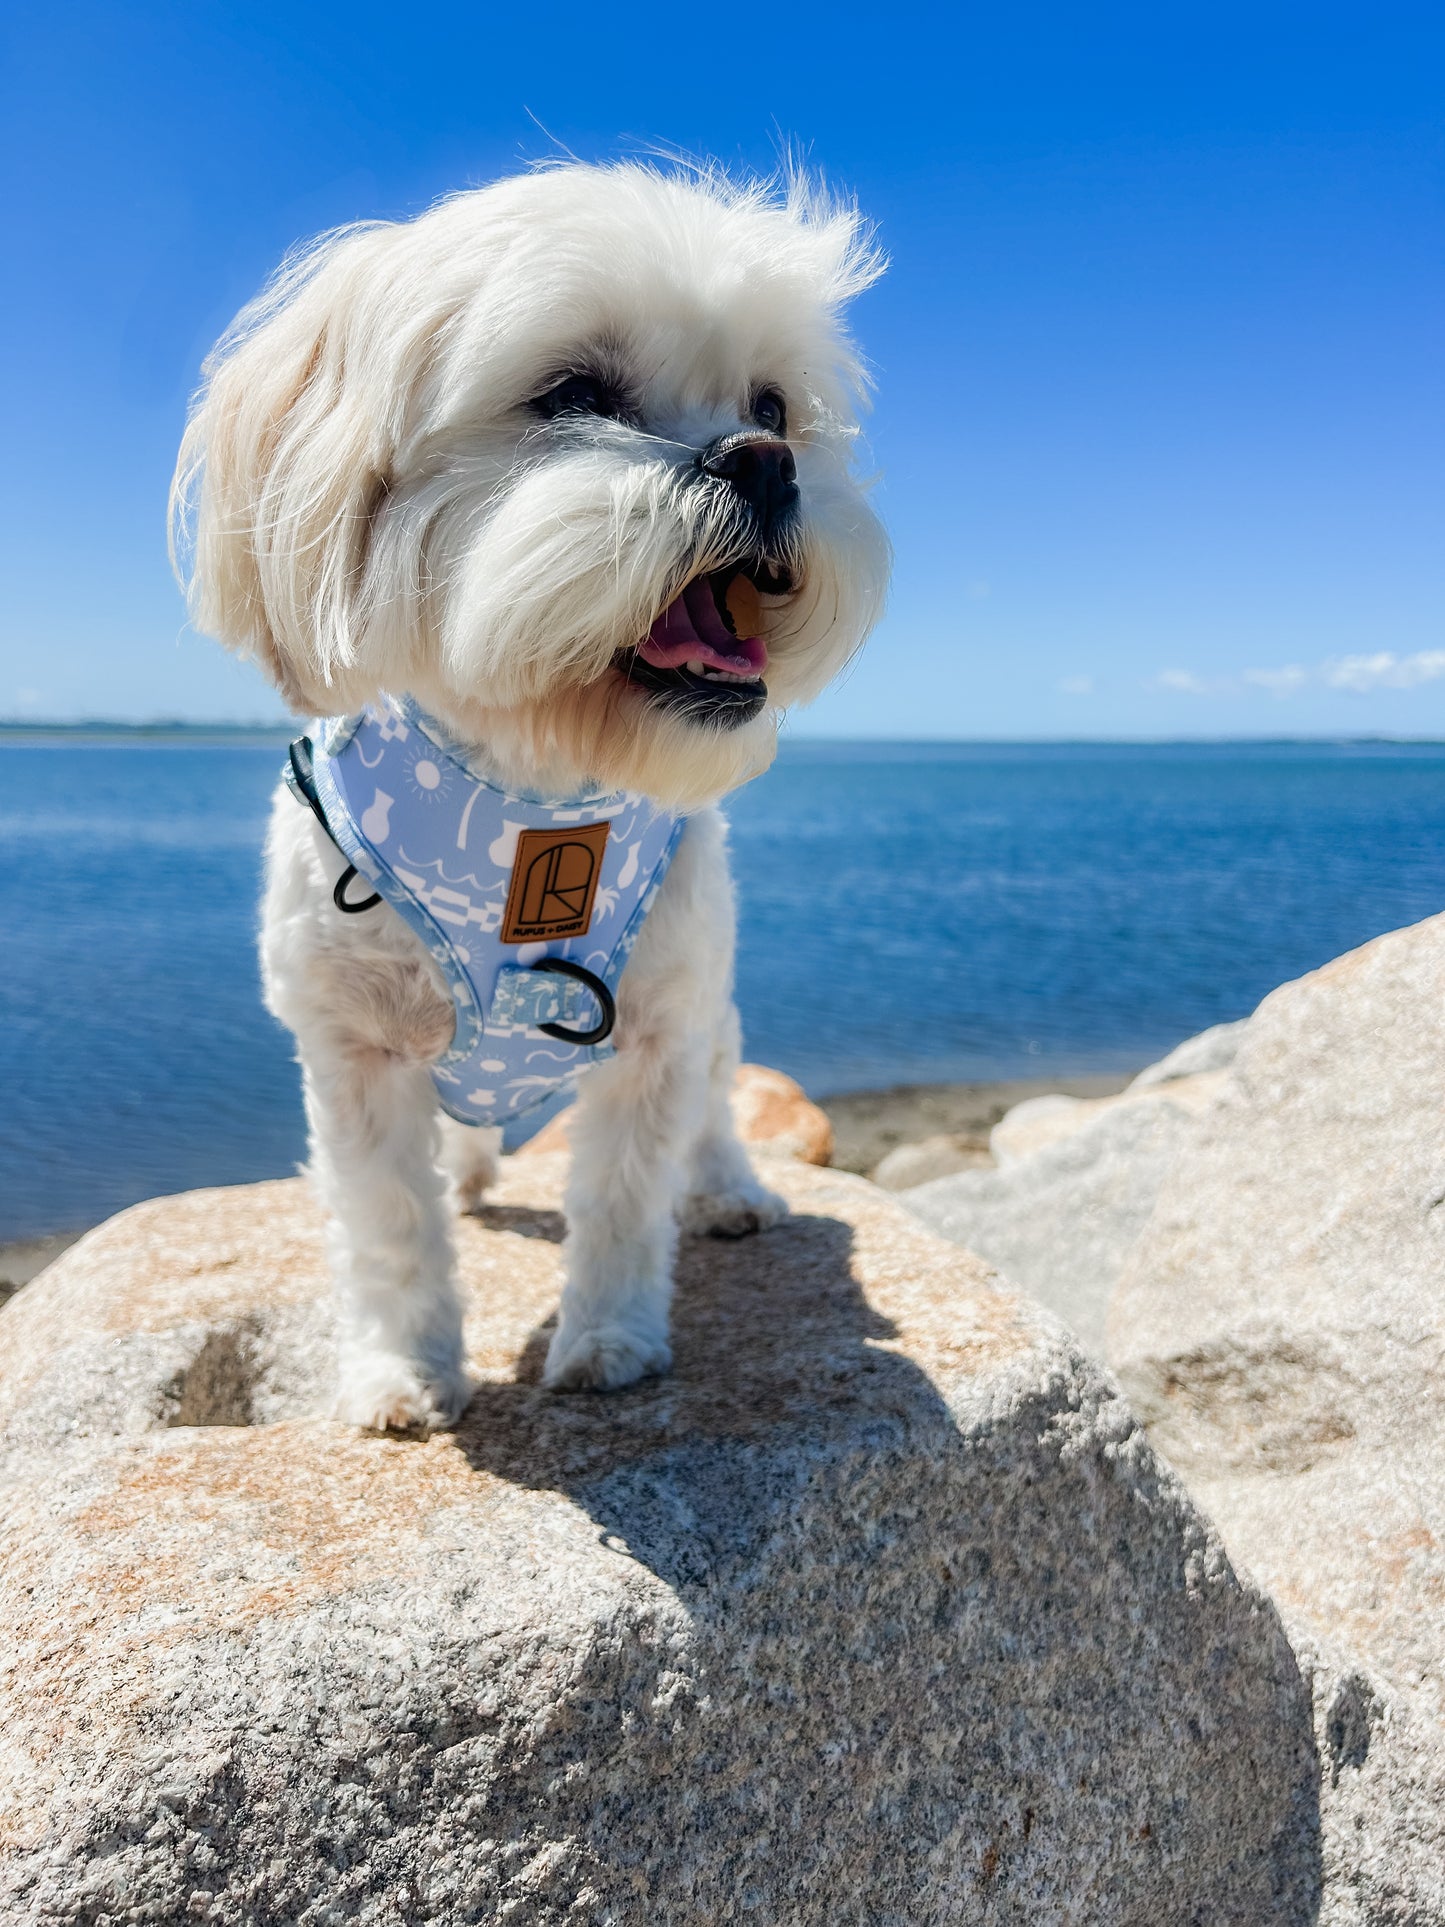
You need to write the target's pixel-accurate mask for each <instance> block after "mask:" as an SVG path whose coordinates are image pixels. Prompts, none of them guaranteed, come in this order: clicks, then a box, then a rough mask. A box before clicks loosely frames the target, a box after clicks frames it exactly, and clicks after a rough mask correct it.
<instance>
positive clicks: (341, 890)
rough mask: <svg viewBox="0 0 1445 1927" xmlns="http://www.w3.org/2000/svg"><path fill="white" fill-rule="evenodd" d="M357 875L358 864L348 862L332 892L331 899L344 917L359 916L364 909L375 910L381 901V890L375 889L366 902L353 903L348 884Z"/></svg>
mask: <svg viewBox="0 0 1445 1927" xmlns="http://www.w3.org/2000/svg"><path fill="white" fill-rule="evenodd" d="M355 875H356V865H355V864H354V863H348V864H347V866H346V868H345V869H344V870H343V871H342V872H341V875H340V876H339V877H338V878H337V879H336V888H335V889H334V890H333V891H332V892H331V901H332V902H333V903H334V904H335V905H336V907H337V909H338V910H339V911H340V912H341V914H342V915H343V916H344V917H359V916H360V915H361V913H362V911H363V910H374V909H375V908H376V906H377V904H378V903H380V902H381V892H380V891H379V890H373V891H372V893H371V895H370V896H369V897H368V898H367V899H366V901H365V902H364V903H351V902H349V901H348V900H347V895H346V886H347V884H348V883H350V881H351V879H352V878H353V877H354V876H355Z"/></svg>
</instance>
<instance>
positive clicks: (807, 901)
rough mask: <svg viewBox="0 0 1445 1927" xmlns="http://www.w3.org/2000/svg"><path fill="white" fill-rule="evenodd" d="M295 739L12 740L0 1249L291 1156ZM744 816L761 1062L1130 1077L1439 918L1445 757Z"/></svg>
mask: <svg viewBox="0 0 1445 1927" xmlns="http://www.w3.org/2000/svg"><path fill="white" fill-rule="evenodd" d="M281 755H282V744H281V741H280V739H279V738H278V739H276V740H268V741H264V742H257V741H255V740H222V741H206V742H200V741H197V740H194V739H192V738H189V737H185V736H182V737H178V738H175V739H171V740H156V739H144V740H137V741H123V742H116V741H80V740H75V739H70V738H57V739H53V740H49V741H35V740H11V741H8V742H0V1239H4V1238H17V1237H27V1236H32V1235H37V1234H39V1233H42V1232H46V1231H51V1230H58V1229H64V1228H68V1227H71V1226H75V1225H83V1224H88V1223H91V1222H94V1221H95V1220H97V1219H99V1218H101V1217H103V1216H104V1215H106V1214H107V1213H108V1212H111V1211H114V1210H117V1209H119V1208H120V1207H121V1206H123V1205H126V1204H129V1203H132V1202H133V1201H135V1200H136V1199H138V1198H142V1197H147V1196H151V1195H153V1194H155V1193H158V1192H163V1191H174V1190H181V1189H185V1188H187V1187H190V1186H193V1185H206V1184H223V1183H234V1182H240V1181H243V1180H247V1179H253V1178H261V1177H270V1176H275V1175H278V1174H283V1173H286V1172H288V1171H290V1170H292V1169H293V1168H294V1167H295V1165H296V1163H297V1162H298V1160H299V1159H300V1158H301V1156H302V1154H303V1128H302V1120H301V1110H300V1103H299V1098H298V1078H297V1071H296V1067H295V1065H294V1063H293V1061H292V1056H291V1045H290V1039H289V1038H288V1036H287V1035H286V1034H285V1033H284V1032H283V1031H282V1030H281V1029H280V1028H279V1027H278V1026H277V1025H276V1024H275V1023H274V1022H273V1021H272V1019H271V1018H270V1017H268V1016H267V1014H266V1013H265V1011H264V1010H263V1009H262V1007H261V1003H260V997H259V991H258V985H257V974H256V964H255V954H254V934H255V922H256V900H257V895H258V891H259V884H260V851H261V840H262V835H263V831H264V827H265V820H266V812H267V804H268V797H269V792H270V790H271V788H272V785H273V783H274V781H275V778H276V774H277V771H278V768H279V764H280V759H281ZM729 814H730V816H731V818H732V823H733V845H734V851H735V858H736V870H737V873H738V878H739V896H740V908H741V934H740V949H739V962H738V996H739V1003H740V1006H741V1009H742V1015H743V1024H744V1030H745V1034H746V1047H747V1052H748V1055H750V1056H751V1057H754V1058H758V1059H762V1060H765V1061H767V1062H769V1063H773V1064H777V1065H779V1066H781V1067H782V1068H783V1069H785V1070H787V1071H790V1072H791V1073H792V1074H793V1075H794V1076H796V1077H798V1078H800V1079H801V1081H802V1082H803V1083H804V1085H805V1086H807V1088H808V1089H809V1090H810V1091H812V1092H814V1093H816V1094H820V1095H821V1094H826V1093H828V1092H830V1091H839V1090H847V1089H859V1088H870V1087H882V1086H886V1085H888V1084H893V1083H905V1082H934V1081H942V1080H952V1079H983V1078H993V1077H1003V1076H1010V1077H1012V1076H1028V1075H1038V1076H1044V1075H1048V1074H1054V1073H1057V1074H1064V1073H1067V1072H1080V1071H1089V1070H1117V1069H1127V1068H1131V1067H1133V1066H1136V1065H1140V1064H1144V1063H1146V1062H1148V1061H1149V1060H1150V1059H1152V1058H1154V1057H1157V1056H1158V1055H1160V1054H1161V1053H1162V1052H1163V1051H1165V1050H1167V1049H1168V1048H1169V1047H1170V1046H1171V1045H1173V1044H1175V1043H1176V1042H1178V1041H1179V1039H1180V1038H1182V1037H1185V1036H1188V1035H1190V1034H1191V1033H1192V1032H1194V1031H1197V1030H1200V1029H1202V1028H1203V1027H1204V1026H1205V1025H1207V1024H1212V1023H1218V1022H1220V1021H1222V1020H1224V1019H1227V1018H1233V1017H1240V1016H1243V1015H1245V1014H1246V1013H1247V1012H1248V1011H1250V1010H1251V1009H1252V1008H1253V1007H1254V1005H1255V1004H1256V1003H1257V1002H1258V1001H1259V999H1260V998H1261V997H1262V996H1264V995H1265V993H1266V992H1268V991H1269V990H1271V989H1272V988H1273V987H1274V986H1275V985H1276V984H1278V983H1280V982H1282V981H1284V980H1285V979H1287V978H1290V977H1294V976H1298V975H1299V974H1300V973H1301V972H1303V971H1306V970H1310V969H1312V968H1314V967H1315V966H1317V965H1319V964H1321V963H1324V962H1325V961H1326V960H1327V959H1328V958H1330V957H1332V956H1335V955H1337V954H1338V953H1339V952H1340V951H1342V950H1346V949H1349V948H1350V947H1351V946H1353V945H1355V944H1357V943H1361V942H1363V941H1364V940H1365V939H1366V938H1369V937H1372V936H1375V935H1376V934H1378V933H1379V932H1380V931H1382V930H1388V929H1392V928H1394V927H1395V926H1397V925H1400V924H1404V923H1410V922H1413V921H1415V920H1416V919H1418V918H1420V917H1424V916H1428V915H1431V914H1433V913H1434V912H1435V911H1437V910H1439V909H1441V908H1445V747H1437V746H1414V745H1405V746H1401V745H1382V744H1339V745H1308V746H1305V745H1289V744H1284V745H1281V744H1264V745H1248V746H1241V745H1211V746H1202V747H1201V746H1187V747H1184V746H1159V747H1153V746H1151V747H1133V746H1131V747H1108V746H1087V747H1085V746H1018V747H1011V746H1005V745H986V746H978V745H957V744H953V745H917V744H910V745H880V744H866V745H860V744H853V745H844V744H806V743H795V744H791V745H788V746H785V748H784V751H783V753H782V755H781V757H780V759H779V761H778V764H777V766H776V767H775V768H774V769H773V770H772V771H771V772H770V774H769V775H768V776H766V777H764V778H763V779H762V780H761V781H760V782H757V783H755V784H752V785H751V786H749V787H748V788H747V789H746V790H743V791H742V792H740V793H739V794H738V795H737V796H736V797H734V798H733V799H732V801H731V803H730V805H729Z"/></svg>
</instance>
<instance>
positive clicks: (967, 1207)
mask: <svg viewBox="0 0 1445 1927" xmlns="http://www.w3.org/2000/svg"><path fill="white" fill-rule="evenodd" d="M1190 1083H1191V1085H1194V1080H1190ZM1173 1089H1174V1087H1173V1086H1165V1087H1163V1088H1162V1089H1161V1090H1159V1091H1150V1092H1147V1093H1144V1094H1141V1095H1140V1096H1138V1097H1134V1098H1130V1099H1126V1098H1124V1097H1122V1096H1120V1097H1106V1098H1073V1097H1061V1098H1058V1099H1054V1098H1033V1099H1030V1100H1029V1101H1028V1102H1027V1103H1025V1104H1021V1105H1019V1106H1017V1107H1016V1109H1015V1110H1014V1111H1011V1112H1010V1113H1009V1114H1008V1116H1007V1117H1005V1118H1004V1119H1003V1121H1002V1122H1001V1123H1000V1124H998V1125H997V1126H995V1129H994V1135H993V1139H992V1143H993V1145H994V1147H995V1153H996V1155H997V1157H998V1160H999V1168H998V1169H996V1170H992V1171H962V1172H960V1173H958V1175H957V1176H955V1177H944V1178H938V1179H935V1180H934V1181H933V1182H932V1183H931V1184H923V1185H919V1186H917V1187H916V1188H915V1189H913V1190H910V1191H907V1192H904V1193H903V1194H902V1201H903V1202H904V1203H906V1205H907V1207H908V1209H909V1210H910V1211H913V1212H916V1213H917V1215H918V1216H919V1217H920V1218H921V1219H922V1220H923V1222H924V1223H925V1224H928V1225H930V1226H931V1227H932V1228H933V1229H934V1230H935V1231H937V1232H939V1233H941V1234H942V1235H943V1236H944V1237H946V1238H951V1239H952V1240H953V1241H954V1242H955V1243H957V1244H960V1245H963V1246H965V1247H967V1248H968V1249H969V1250H971V1251H976V1252H977V1253H978V1254H979V1256H980V1257H982V1258H984V1259H986V1260H987V1262H988V1263H990V1264H993V1265H996V1266H997V1267H998V1268H999V1270H1000V1271H1002V1272H1003V1273H1005V1275H1006V1276H1007V1277H1008V1278H1009V1280H1010V1281H1011V1283H1013V1284H1015V1285H1020V1286H1022V1287H1023V1288H1024V1289H1025V1290H1026V1291H1029V1292H1031V1293H1032V1294H1033V1296H1034V1297H1035V1298H1037V1299H1038V1300H1039V1301H1040V1303H1042V1304H1044V1305H1047V1306H1048V1307H1049V1309H1050V1310H1051V1311H1053V1312H1055V1313H1056V1314H1057V1315H1058V1316H1059V1317H1060V1318H1062V1319H1064V1320H1065V1322H1066V1323H1067V1324H1068V1325H1069V1326H1070V1327H1071V1328H1072V1330H1073V1331H1074V1332H1075V1333H1076V1335H1077V1336H1078V1338H1079V1339H1080V1340H1081V1342H1082V1343H1083V1344H1085V1345H1086V1346H1088V1347H1089V1348H1090V1349H1092V1350H1093V1351H1094V1352H1095V1353H1096V1354H1097V1355H1098V1356H1099V1357H1102V1356H1103V1352H1104V1329H1105V1322H1106V1319H1107V1316H1108V1305H1109V1297H1110V1294H1111V1292H1112V1291H1113V1289H1114V1285H1115V1283H1116V1282H1117V1280H1118V1277H1119V1272H1120V1269H1121V1267H1122V1266H1123V1264H1124V1261H1125V1259H1126V1258H1127V1256H1128V1254H1129V1252H1130V1251H1131V1249H1132V1248H1133V1245H1134V1241H1135V1240H1136V1239H1137V1238H1138V1236H1139V1234H1140V1233H1141V1232H1142V1231H1143V1229H1144V1226H1145V1225H1146V1224H1147V1223H1148V1221H1149V1216H1150V1213H1151V1212H1152V1211H1153V1209H1154V1200H1155V1197H1156V1196H1157V1194H1158V1190H1159V1186H1160V1184H1161V1183H1162V1182H1163V1180H1164V1177H1165V1174H1166V1173H1167V1172H1168V1170H1169V1168H1170V1166H1171V1165H1172V1164H1173V1162H1174V1159H1175V1158H1176V1157H1177V1156H1178V1154H1179V1150H1180V1147H1181V1146H1182V1144H1183V1143H1184V1142H1185V1140H1186V1139H1187V1137H1188V1135H1189V1132H1190V1130H1191V1129H1192V1127H1193V1122H1194V1109H1195V1107H1194V1106H1192V1105H1190V1104H1188V1103H1183V1102H1176V1101H1174V1099H1173V1098H1172V1097H1171V1096H1169V1095H1167V1094H1166V1093H1168V1092H1170V1091H1172V1090H1173ZM1197 1089H1198V1087H1197V1085H1194V1090H1195V1091H1197ZM1201 1095H1202V1094H1201ZM1019 1113H1023V1114H1024V1115H1023V1116H1022V1117H1020V1116H1019ZM1016 1119H1017V1122H1016V1123H1014V1125H1013V1131H1012V1135H1010V1125H1011V1122H1013V1121H1014V1120H1016Z"/></svg>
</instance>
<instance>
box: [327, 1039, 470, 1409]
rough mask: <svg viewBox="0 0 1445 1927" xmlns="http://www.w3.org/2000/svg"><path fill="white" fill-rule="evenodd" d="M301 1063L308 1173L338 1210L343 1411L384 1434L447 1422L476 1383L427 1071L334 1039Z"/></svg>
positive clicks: (330, 1239)
mask: <svg viewBox="0 0 1445 1927" xmlns="http://www.w3.org/2000/svg"><path fill="white" fill-rule="evenodd" d="M302 1061H303V1065H304V1069H305V1084H306V1110H307V1115H308V1117H309V1119H310V1122H311V1170H312V1175H313V1178H314V1180H315V1182H316V1185H317V1188H318V1189H319V1191H320V1193H321V1196H322V1198H323V1200H324V1202H325V1204H326V1208H327V1211H328V1213H329V1215H330V1224H329V1226H328V1231H327V1243H328V1247H329V1251H330V1256H331V1273H332V1278H333V1280H334V1283H335V1288H336V1295H337V1309H338V1314H339V1319H338V1323H339V1330H338V1334H337V1349H338V1354H339V1367H340V1369H339V1387H338V1395H337V1405H336V1415H337V1417H338V1418H342V1419H346V1420H348V1421H349V1422H350V1423H351V1424H353V1425H366V1426H371V1427H373V1428H375V1429H377V1430H386V1429H397V1430H405V1429H409V1428H411V1427H418V1426H419V1427H424V1428H427V1429H431V1428H434V1427H437V1426H445V1425H450V1424H451V1423H452V1421H453V1420H454V1419H456V1418H457V1417H458V1416H459V1414H460V1413H461V1411H462V1409H463V1407H464V1406H465V1405H466V1402H467V1400H468V1398H469V1397H470V1396H471V1391H472V1386H471V1381H470V1380H469V1379H468V1377H467V1375H466V1370H465V1367H464V1364H463V1354H462V1319H461V1307H460V1304H459V1302H458V1299H457V1294H456V1287H455V1285H454V1283H453V1276H452V1272H453V1255H452V1242H451V1220H450V1212H449V1199H448V1187H447V1180H446V1178H445V1176H444V1175H443V1173H442V1171H441V1168H440V1166H439V1164H438V1160H437V1149H438V1146H437V1103H436V1093H435V1090H434V1089H433V1086H432V1082H431V1078H430V1076H429V1075H428V1073H427V1069H426V1067H425V1065H422V1064H416V1063H408V1062H407V1061H405V1060H404V1059H401V1058H398V1057H396V1056H393V1055H392V1054H391V1053H389V1052H387V1051H383V1050H379V1049H377V1048H376V1047H375V1046H374V1045H372V1046H369V1047H368V1046H366V1045H362V1044H360V1043H355V1042H354V1043H350V1044H348V1043H347V1042H346V1041H344V1040H337V1039H327V1040H326V1043H325V1044H324V1045H322V1046H320V1047H318V1045H317V1042H316V1040H314V1039H305V1038H303V1039H302Z"/></svg>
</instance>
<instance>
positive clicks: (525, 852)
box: [502, 823, 612, 943]
mask: <svg viewBox="0 0 1445 1927" xmlns="http://www.w3.org/2000/svg"><path fill="white" fill-rule="evenodd" d="M611 827H612V826H611V825H610V824H609V823H586V824H583V825H582V826H581V827H580V828H578V829H570V828H569V829H556V830H523V831H522V833H521V835H520V836H519V837H518V838H517V855H516V859H515V861H514V862H513V864H512V882H511V887H510V888H509V890H508V891H507V913H506V915H505V917H503V919H502V942H503V943H537V942H540V941H551V940H552V939H554V938H557V937H585V936H586V934H587V926H588V925H589V924H590V923H591V921H592V899H593V898H594V897H595V896H596V895H597V879H598V878H599V877H600V876H601V874H602V852H603V851H604V850H605V849H606V848H607V832H608V830H609V829H610V828H611Z"/></svg>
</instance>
